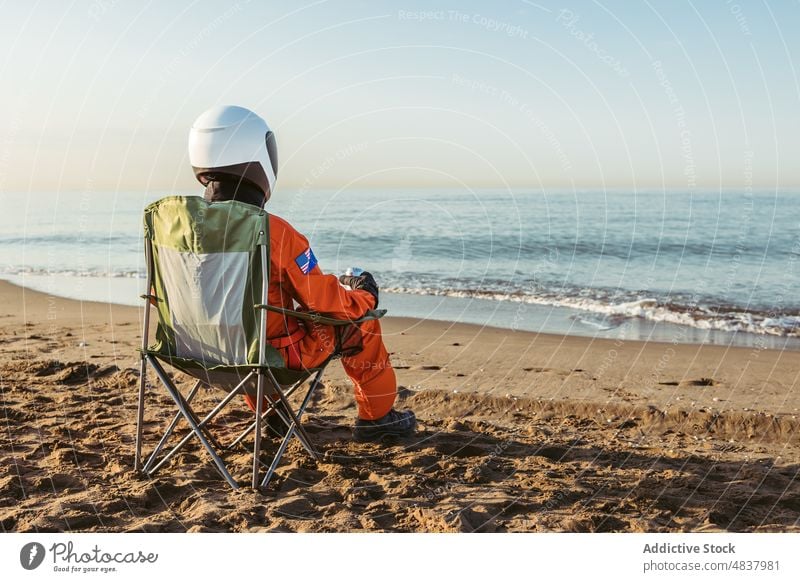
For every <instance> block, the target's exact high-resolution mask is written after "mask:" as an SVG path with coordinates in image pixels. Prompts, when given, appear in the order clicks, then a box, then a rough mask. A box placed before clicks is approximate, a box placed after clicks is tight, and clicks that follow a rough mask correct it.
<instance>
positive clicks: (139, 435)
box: [133, 354, 147, 471]
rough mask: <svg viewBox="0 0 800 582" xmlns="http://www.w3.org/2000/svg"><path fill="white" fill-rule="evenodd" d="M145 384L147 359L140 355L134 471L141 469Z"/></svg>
mask: <svg viewBox="0 0 800 582" xmlns="http://www.w3.org/2000/svg"><path fill="white" fill-rule="evenodd" d="M145 384H147V358H146V357H145V356H144V354H142V363H141V366H140V368H139V407H138V409H137V411H136V453H135V455H134V459H133V468H134V470H135V471H139V470H140V469H142V434H143V432H144V389H145Z"/></svg>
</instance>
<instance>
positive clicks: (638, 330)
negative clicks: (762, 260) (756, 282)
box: [0, 275, 800, 351]
mask: <svg viewBox="0 0 800 582" xmlns="http://www.w3.org/2000/svg"><path fill="white" fill-rule="evenodd" d="M26 278H28V279H31V278H32V279H33V280H34V281H35V283H34V284H33V285H32V286H30V285H28V284H26V283H25V279H26ZM0 281H2V282H4V283H7V284H10V285H14V286H17V287H21V288H24V289H26V291H28V292H35V293H42V294H45V295H52V296H53V297H59V298H62V299H68V300H73V301H78V302H81V300H80V299H77V298H76V297H78V296H81V297H88V300H86V301H83V303H107V304H109V305H115V306H124V307H129V308H134V309H139V308H140V307H141V306H140V305H139V304H133V303H117V302H113V301H106V299H107V298H110V297H120V296H129V297H137V298H138V295H139V294H140V293H141V292H142V290H141V289H138V290H137V289H135V287H136V286H138V285H139V284H141V280H140V279H136V278H129V277H109V278H101V279H97V280H92V278H86V277H63V276H58V275H56V276H45V275H36V276H34V275H25V276H11V277H9V276H8V275H6V276H5V278H2V279H0ZM87 281H88V282H90V283H91V284H90V285H87V284H86V283H87ZM99 283H102V284H101V285H99ZM56 289H57V290H59V291H60V294H55V293H53V291H54V290H56ZM382 304H383V306H384V307H386V308H388V309H389V316H388V317H392V318H397V317H405V318H410V319H420V320H426V321H439V322H443V323H457V324H465V325H475V326H478V327H492V328H496V329H502V330H506V331H515V332H532V333H537V334H539V333H541V334H546V335H553V336H559V337H560V336H569V337H579V338H589V339H612V340H618V339H622V340H632V341H646V342H659V343H670V344H689V345H717V346H731V347H733V346H736V347H745V348H754V349H764V348H766V349H778V350H793V351H795V350H796V351H800V338H798V337H790V336H779V335H773V334H758V333H752V332H747V331H738V332H733V331H724V330H716V329H703V328H700V327H695V326H690V325H680V324H675V323H670V322H666V321H654V320H650V319H645V318H641V317H626V318H623V319H621V320H618V321H616V322H615V323H614V325H611V326H607V327H601V326H598V325H597V324H596V322H594V321H592V319H591V318H592V317H593V316H596V315H597V314H595V313H593V312H584V311H582V310H580V309H577V308H572V307H565V306H555V305H544V304H535V303H525V302H515V301H498V300H490V299H485V298H475V297H472V298H466V297H454V296H444V295H426V294H416V293H396V292H389V291H387V292H384V293H382ZM392 314H395V315H392ZM420 314H424V315H420Z"/></svg>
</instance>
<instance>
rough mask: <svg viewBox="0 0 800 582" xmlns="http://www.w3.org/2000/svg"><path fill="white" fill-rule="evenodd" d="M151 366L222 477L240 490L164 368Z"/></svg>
mask: <svg viewBox="0 0 800 582" xmlns="http://www.w3.org/2000/svg"><path fill="white" fill-rule="evenodd" d="M150 365H151V366H153V369H154V370H155V371H156V374H157V375H158V378H159V379H160V380H161V382H162V383H163V384H164V386H165V387H166V389H167V392H169V395H170V396H171V397H172V399H173V400H174V401H175V404H176V405H177V406H178V409H179V410H180V411H181V413H182V414H183V416H184V418H186V421H187V422H188V423H189V426H191V427H192V431H193V432H194V433H195V434H196V435H197V438H198V439H200V442H201V443H203V446H204V447H205V448H206V450H207V451H208V454H209V455H211V459H212V460H213V461H214V464H215V465H216V467H217V469H218V470H219V472H220V473H221V474H222V476H223V477H224V478H225V480H226V481H227V482H228V484H229V485H230V486H231V487H233V488H234V489H239V485H238V484H237V483H236V481H235V480H234V479H233V477H231V474H230V473H229V472H228V469H227V468H226V467H225V463H224V462H223V461H222V459H221V458H220V457H219V455H218V454H217V453H216V451H214V448H213V447H212V446H211V445H210V444H209V443H208V441H207V440H206V437H205V435H204V434H203V431H202V429H201V428H200V427H199V426H198V423H197V422H195V420H194V418H193V416H192V415H191V414H190V413H189V411H188V410H187V405H186V401H185V400H184V398H183V396H181V393H180V392H179V391H178V389H177V388H175V386H174V385H173V384H172V382H171V381H170V379H169V377H168V376H167V374H166V372H164V370H163V368H161V366H160V365H159V363H158V362H157V361H155V360H151V361H150Z"/></svg>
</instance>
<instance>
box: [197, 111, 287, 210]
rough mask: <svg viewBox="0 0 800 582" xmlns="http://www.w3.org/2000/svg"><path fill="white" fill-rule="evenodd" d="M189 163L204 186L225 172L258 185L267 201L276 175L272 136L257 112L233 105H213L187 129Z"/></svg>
mask: <svg viewBox="0 0 800 582" xmlns="http://www.w3.org/2000/svg"><path fill="white" fill-rule="evenodd" d="M189 162H190V163H191V164H192V169H194V175H195V176H196V177H197V179H198V180H200V183H201V184H203V185H204V186H205V185H206V184H207V183H208V182H209V180H210V178H209V176H210V175H213V174H227V175H230V176H234V177H236V178H239V179H245V180H247V181H248V182H251V183H252V184H254V185H255V186H257V187H258V188H259V189H260V190H261V191H262V192H263V193H264V198H265V201H266V200H269V197H270V195H271V194H272V189H273V187H274V186H275V178H276V176H277V174H278V148H277V146H276V144H275V135H274V134H273V133H272V131H271V130H270V128H269V126H268V125H267V122H266V121H264V120H263V119H261V118H260V117H259V116H258V115H256V114H255V113H253V112H252V111H250V110H249V109H245V108H244V107H237V106H235V105H224V106H222V107H212V108H211V109H209V110H208V111H206V112H205V113H203V114H201V115H200V117H198V118H197V119H196V120H195V122H194V124H193V125H192V129H191V131H190V132H189Z"/></svg>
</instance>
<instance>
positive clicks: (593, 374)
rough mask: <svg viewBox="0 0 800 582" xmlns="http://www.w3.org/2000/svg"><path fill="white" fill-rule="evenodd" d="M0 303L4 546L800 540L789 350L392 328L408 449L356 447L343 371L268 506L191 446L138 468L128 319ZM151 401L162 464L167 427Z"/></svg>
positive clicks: (86, 308)
mask: <svg viewBox="0 0 800 582" xmlns="http://www.w3.org/2000/svg"><path fill="white" fill-rule="evenodd" d="M0 305H1V306H0V343H2V356H0V389H2V400H1V401H0V405H2V414H0V418H1V419H2V420H3V423H4V429H3V431H2V437H0V440H1V442H2V447H0V450H1V451H2V453H1V454H2V463H1V464H0V523H2V528H3V530H4V531H19V532H30V531H114V532H116V531H147V532H152V531H426V532H457V531H464V532H471V531H486V532H504V531H531V532H536V531H570V532H584V531H623V532H624V531H646V532H662V531H800V479H799V478H800V440H798V436H800V418H799V417H798V415H799V414H800V390H798V385H799V382H800V378H798V375H799V374H800V352H796V351H777V350H768V349H758V348H752V349H748V348H726V347H720V346H696V345H685V344H677V343H675V344H673V343H654V342H651V343H641V342H632V341H621V340H594V341H593V340H590V339H585V338H577V337H559V336H553V335H541V334H533V333H527V332H513V331H509V330H502V329H494V328H480V327H476V326H470V325H463V324H459V325H455V324H448V323H444V322H437V321H421V320H414V319H406V318H391V317H389V318H387V319H386V320H385V324H384V333H385V337H386V342H387V345H388V347H389V349H390V351H391V352H393V361H394V365H395V367H396V369H397V375H398V381H399V382H400V384H401V385H402V388H401V390H400V398H399V402H398V406H400V407H404V406H407V407H410V408H412V409H413V410H415V411H416V413H417V415H418V418H419V420H420V431H419V434H418V435H417V436H416V437H415V438H413V439H410V440H408V441H405V442H397V443H390V444H386V445H376V444H361V443H356V442H353V441H352V439H351V426H352V424H353V421H354V418H355V405H354V402H353V399H352V394H351V387H350V384H349V381H348V380H347V378H346V377H345V376H344V374H343V373H342V371H341V368H340V367H339V366H338V364H334V365H333V366H332V373H330V374H329V375H328V377H327V381H326V383H325V387H324V389H323V390H321V391H320V393H319V395H318V398H317V399H316V401H315V402H314V403H313V405H312V407H311V408H310V409H309V414H308V416H307V425H308V430H309V432H310V433H311V434H312V436H313V438H315V439H316V442H317V443H318V445H319V447H320V448H321V450H322V451H323V452H324V461H323V462H321V463H318V464H315V463H313V462H311V461H310V460H309V459H308V458H307V456H306V455H305V454H304V453H303V452H302V450H301V449H300V448H299V444H298V443H296V442H295V443H293V444H292V445H291V447H290V449H289V451H288V453H287V455H286V457H285V459H284V462H283V464H282V466H281V468H280V469H279V471H278V476H277V478H276V479H275V481H274V482H273V483H272V484H271V486H270V489H269V490H268V491H265V492H262V493H258V492H254V491H252V490H249V489H242V490H241V491H238V492H234V491H232V490H230V489H229V488H228V486H227V485H226V484H225V483H224V482H223V481H222V480H221V479H219V478H218V477H217V475H216V473H215V471H214V470H213V468H212V467H211V464H210V462H209V461H208V459H207V457H206V455H205V453H204V452H203V451H201V450H200V447H199V445H197V444H195V443H194V442H193V443H192V444H191V445H190V446H188V447H187V449H185V451H184V452H183V453H182V455H181V459H180V460H182V461H184V463H183V464H182V465H178V464H174V465H172V466H171V467H169V468H168V470H166V471H163V472H162V473H161V474H160V475H159V477H158V478H157V479H155V480H153V481H150V480H148V479H145V478H142V477H140V476H138V475H136V474H135V473H134V472H133V471H132V468H133V449H134V436H135V411H136V392H137V381H138V359H137V353H136V351H135V350H136V346H137V344H138V341H139V339H138V338H139V337H140V323H139V321H140V311H139V310H138V309H136V308H131V307H123V306H115V305H108V304H103V303H81V302H78V301H74V300H69V299H63V298H59V297H53V296H48V295H45V294H42V293H37V292H33V291H27V290H24V289H22V288H20V287H16V286H14V285H11V284H8V283H0ZM188 384H189V381H188V379H183V380H182V381H181V382H180V385H181V386H182V387H183V388H186V387H187V385H188ZM156 388H158V387H156ZM148 398H149V403H150V412H149V414H148V416H147V418H146V420H147V423H146V427H145V432H146V436H147V437H148V439H149V440H148V444H149V446H152V445H153V439H154V438H156V437H155V435H156V429H157V428H158V427H159V425H160V424H161V423H164V422H166V420H167V419H168V418H170V417H171V415H172V410H171V408H169V407H168V406H166V405H167V404H168V397H167V395H166V394H165V393H164V392H163V391H161V390H160V389H158V390H156V389H154V390H152V391H150V392H149V393H148ZM201 398H202V403H203V404H202V405H201V406H200V407H199V408H200V409H204V406H205V407H206V409H207V407H209V406H211V405H212V403H213V402H214V401H215V399H216V398H218V394H217V393H215V392H212V391H208V392H204V393H202V396H201ZM159 403H163V404H164V406H162V407H160V406H159ZM248 418H249V413H248V411H247V409H246V408H245V407H244V405H243V404H242V405H241V406H238V405H237V406H235V407H234V411H233V412H232V413H231V414H229V415H228V417H227V418H226V420H225V422H224V424H221V428H222V430H223V431H225V433H226V434H228V433H230V434H234V433H235V430H236V429H237V428H240V427H243V426H245V424H246V423H247V421H248ZM268 446H273V447H274V446H275V443H272V442H270V444H269V445H268ZM228 460H229V462H230V466H231V468H232V471H233V472H234V476H236V477H238V478H239V479H240V480H242V481H244V480H245V479H246V478H247V475H248V474H249V469H250V468H249V465H248V463H247V451H245V450H243V449H240V450H237V451H234V452H233V453H231V454H230V455H229V457H228Z"/></svg>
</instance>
